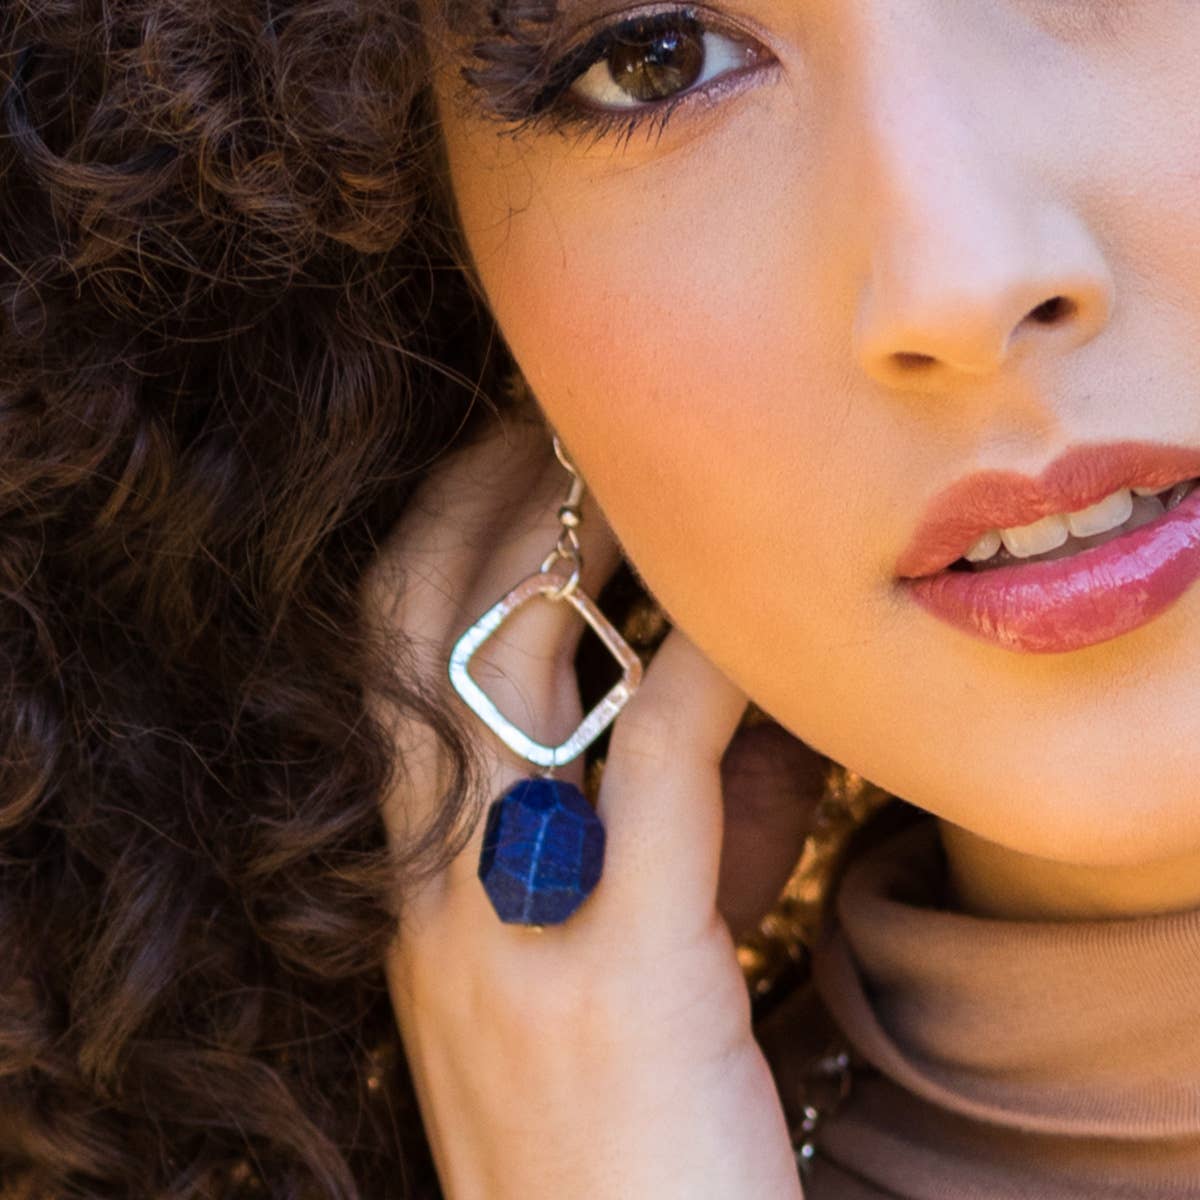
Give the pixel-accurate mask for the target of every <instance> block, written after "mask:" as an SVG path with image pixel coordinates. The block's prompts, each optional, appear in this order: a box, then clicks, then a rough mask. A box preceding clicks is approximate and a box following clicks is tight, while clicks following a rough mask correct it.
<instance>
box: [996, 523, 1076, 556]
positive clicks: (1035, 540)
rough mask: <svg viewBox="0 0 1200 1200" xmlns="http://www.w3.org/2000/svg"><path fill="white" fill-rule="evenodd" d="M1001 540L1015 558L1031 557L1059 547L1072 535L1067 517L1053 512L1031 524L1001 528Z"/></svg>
mask: <svg viewBox="0 0 1200 1200" xmlns="http://www.w3.org/2000/svg"><path fill="white" fill-rule="evenodd" d="M999 532H1000V540H1001V541H1002V542H1003V543H1004V548H1005V550H1007V551H1008V552H1009V554H1011V555H1012V556H1013V557H1014V558H1030V557H1032V556H1033V555H1035V554H1045V553H1046V551H1047V550H1054V549H1057V548H1058V547H1059V546H1061V545H1062V544H1063V542H1065V541H1066V540H1067V538H1069V537H1070V536H1071V531H1070V529H1068V528H1067V519H1066V517H1060V516H1059V515H1058V514H1057V513H1051V514H1050V516H1048V517H1042V519H1041V520H1040V521H1034V522H1032V523H1031V524H1029V525H1018V526H1017V527H1016V528H1015V529H1001V530H1000V531H999Z"/></svg>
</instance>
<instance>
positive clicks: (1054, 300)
mask: <svg viewBox="0 0 1200 1200" xmlns="http://www.w3.org/2000/svg"><path fill="white" fill-rule="evenodd" d="M1074 311H1075V304H1074V302H1073V301H1071V300H1068V299H1067V298H1066V297H1065V296H1052V297H1051V298H1050V299H1049V300H1047V301H1045V302H1044V303H1042V304H1039V305H1038V306H1037V308H1035V309H1034V310H1033V311H1032V312H1031V313H1030V314H1029V315H1030V317H1032V318H1033V319H1034V320H1035V321H1037V322H1039V323H1040V324H1042V325H1052V324H1053V323H1054V322H1055V321H1059V320H1061V319H1062V318H1063V317H1069V316H1070V315H1071V314H1072V313H1073V312H1074Z"/></svg>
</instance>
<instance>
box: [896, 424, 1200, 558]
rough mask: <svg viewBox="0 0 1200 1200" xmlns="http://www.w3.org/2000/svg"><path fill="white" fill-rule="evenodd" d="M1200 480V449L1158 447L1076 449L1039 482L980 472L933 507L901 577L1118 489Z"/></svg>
mask: <svg viewBox="0 0 1200 1200" xmlns="http://www.w3.org/2000/svg"><path fill="white" fill-rule="evenodd" d="M1197 475H1200V450H1197V449H1195V448H1193V447H1190V446H1168V445H1164V444H1162V443H1157V442H1111V443H1108V444H1104V445H1094V446H1074V447H1072V448H1071V449H1070V450H1068V451H1067V452H1066V453H1065V454H1062V455H1060V456H1059V457H1058V458H1056V459H1055V460H1054V461H1053V462H1052V463H1051V464H1050V465H1049V466H1048V467H1047V468H1046V469H1045V470H1044V471H1043V472H1042V474H1041V477H1040V478H1038V479H1034V478H1032V477H1031V476H1029V475H1022V474H1020V473H1019V472H1017V471H977V472H976V473H975V474H973V475H968V476H967V477H966V478H965V479H960V480H959V481H958V482H957V483H953V484H951V485H950V486H949V487H948V488H946V489H945V490H944V491H942V492H939V493H938V494H937V495H936V496H934V498H933V499H932V500H931V501H930V502H929V504H928V506H927V507H926V509H925V513H924V516H923V517H922V519H921V522H920V524H919V525H918V526H917V529H916V532H915V533H914V534H913V536H912V539H911V541H910V542H909V543H908V545H907V546H906V547H905V549H904V551H903V553H902V554H901V555H900V557H899V559H898V560H897V561H896V574H897V575H898V576H899V577H900V578H901V579H915V578H918V577H919V576H922V575H933V574H934V573H936V572H937V571H941V570H943V569H944V568H946V567H948V566H949V565H950V564H951V563H952V562H954V561H956V560H957V559H959V558H962V556H963V555H964V554H966V552H967V551H968V550H969V549H970V548H971V546H972V545H973V544H974V543H975V542H977V541H978V540H979V539H980V538H981V537H982V536H983V535H984V534H985V533H987V531H988V530H989V529H1011V528H1013V527H1014V526H1018V525H1028V524H1030V523H1031V522H1033V521H1036V520H1038V519H1039V518H1041V517H1046V516H1049V515H1050V514H1051V513H1069V512H1077V511H1078V510H1079V509H1081V508H1087V507H1088V506H1089V505H1092V504H1095V503H1097V502H1098V501H1100V500H1103V499H1104V497H1105V496H1107V495H1110V494H1111V493H1112V492H1115V491H1116V490H1117V489H1118V488H1125V487H1128V488H1132V487H1152V488H1155V489H1156V490H1161V489H1162V488H1168V487H1170V486H1171V485H1172V484H1175V483H1179V482H1180V481H1181V480H1184V479H1192V478H1194V477H1196V476H1197ZM994 569H997V570H998V569H999V568H994Z"/></svg>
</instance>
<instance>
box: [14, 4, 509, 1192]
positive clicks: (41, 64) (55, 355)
mask: <svg viewBox="0 0 1200 1200" xmlns="http://www.w3.org/2000/svg"><path fill="white" fill-rule="evenodd" d="M426 76H427V69H426V65H425V63H424V61H423V50H422V47H421V42H420V37H419V35H418V29H417V18H416V14H415V11H414V10H413V9H412V8H411V7H410V6H409V5H407V4H405V3H402V2H400V0H5V3H4V4H3V5H2V6H0V366H2V373H0V444H2V453H3V460H2V461H3V467H2V469H0V539H2V545H3V552H2V554H0V680H2V684H3V689H4V694H5V696H6V697H7V699H6V705H5V712H6V713H7V714H8V716H7V717H6V718H5V719H4V721H3V723H2V725H0V946H2V947H3V952H2V953H0V1196H3V1197H4V1198H5V1200H9V1198H10V1197H12V1198H15V1197H39V1198H40V1197H53V1198H54V1200H63V1198H67V1197H113V1198H117V1197H120V1198H121V1200H139V1198H142V1197H146V1198H150V1197H153V1198H155V1200H160V1198H166V1197H170V1198H172V1200H184V1198H191V1197H221V1198H223V1200H224V1198H228V1197H240V1196H263V1195H270V1196H279V1197H284V1196H286V1197H295V1198H308V1197H321V1198H322V1200H325V1198H333V1197H337V1198H342V1197H347V1198H348V1197H358V1196H371V1197H374V1198H378V1197H386V1196H424V1195H435V1194H436V1183H435V1181H434V1178H433V1172H432V1169H431V1166H430V1163H429V1159H428V1152H427V1151H426V1150H425V1148H424V1146H423V1142H422V1140H421V1133H420V1122H419V1119H418V1115H417V1112H416V1107H415V1102H414V1100H413V1096H412V1091H411V1084H410V1082H409V1081H408V1079H407V1075H406V1072H405V1068H404V1064H403V1060H402V1056H401V1055H400V1053H399V1047H398V1045H397V1038H398V1035H397V1032H396V1028H395V1022H394V1018H393V1014H392V1010H391V1007H390V1004H389V1002H388V998H387V992H386V989H385V986H384V977H383V971H382V965H381V964H382V957H383V950H384V947H385V945H386V943H387V941H388V940H389V939H390V937H391V934H392V930H393V928H394V925H395V921H396V918H397V913H396V911H395V906H394V904H393V902H392V901H390V900H389V899H388V897H389V896H393V895H394V894H395V893H396V891H397V884H398V882H401V881H404V880H407V879H411V878H415V877H416V875H417V874H418V873H420V872H422V871H426V870H433V869H436V868H437V867H438V866H439V865H440V864H441V863H442V862H444V861H445V859H446V858H447V857H448V856H450V855H452V854H454V853H456V852H457V849H458V848H459V846H460V843H459V842H458V841H457V839H458V838H459V837H465V836H466V833H467V831H468V829H469V822H467V821H466V820H464V819H463V818H464V817H470V816H471V815H472V814H473V813H474V811H475V810H474V808H473V807H472V803H471V801H472V797H473V790H472V783H473V780H474V779H475V776H474V774H473V771H474V770H475V766H474V764H473V758H472V754H471V748H470V746H469V744H468V742H467V740H466V737H465V735H464V734H463V731H462V728H461V725H460V723H459V722H458V721H457V720H456V719H455V718H454V717H453V715H452V714H450V713H448V712H446V711H443V708H442V707H439V704H438V703H437V702H435V700H434V698H433V697H432V696H431V695H429V694H426V693H425V692H424V691H423V690H422V688H421V687H420V686H419V685H418V684H417V683H416V682H413V681H409V682H406V681H405V678H404V673H403V671H397V670H396V669H395V664H397V663H398V662H399V663H402V662H403V648H402V647H399V648H398V647H396V646H385V645H384V644H383V643H382V642H381V641H380V635H378V634H377V632H374V631H372V630H369V629H367V628H364V626H363V620H362V616H361V614H360V609H359V596H358V590H359V584H360V582H361V580H362V577H363V574H364V571H365V570H366V568H367V566H368V565H369V563H370V561H371V558H372V555H373V553H374V552H375V550H376V548H377V547H378V545H379V544H380V542H381V541H382V539H383V537H384V536H385V534H386V532H387V530H388V529H389V527H390V526H391V525H392V524H393V523H394V521H395V520H396V518H397V517H398V515H399V514H400V513H401V511H402V510H403V508H404V506H405V503H406V501H407V499H408V498H409V496H410V495H411V493H412V491H413V490H414V488H415V487H416V486H417V485H418V484H419V483H420V482H421V481H422V479H423V478H424V477H425V475H426V473H427V471H428V469H429V466H430V464H431V463H432V462H433V461H434V460H435V459H436V458H437V457H438V456H439V455H441V454H442V453H444V452H445V451H447V450H448V449H449V448H450V447H451V446H452V445H455V444H459V443H461V441H462V440H463V439H468V438H469V437H470V436H471V435H472V432H473V431H474V430H475V429H476V428H477V426H478V423H479V421H480V420H481V418H482V416H483V415H485V414H486V413H487V412H488V411H491V410H492V409H493V408H494V405H495V403H496V402H497V401H496V400H495V399H494V398H497V397H499V396H500V394H501V389H500V387H499V385H498V381H499V380H500V379H501V377H502V373H503V372H505V371H506V370H507V369H508V368H509V366H510V365H511V360H510V359H509V358H508V355H507V350H506V348H505V347H504V346H503V343H502V341H501V340H500V339H499V338H498V336H497V335H496V331H495V328H494V325H493V323H492V321H491V318H490V315H489V314H488V313H487V311H486V309H485V307H484V306H483V305H482V304H481V302H480V299H479V297H478V294H477V289H475V288H474V287H472V285H471V284H470V281H469V279H468V278H467V273H466V272H464V271H463V270H462V269H461V261H460V252H459V250H458V248H457V243H456V240H455V234H454V231H453V229H452V227H451V226H452V223H451V222H450V221H449V220H448V219H447V206H446V203H445V199H444V196H443V195H441V193H440V191H439V188H440V186H442V185H439V183H438V180H439V179H440V178H441V172H440V169H439V162H440V160H439V158H438V156H439V152H440V147H439V142H438V136H437V129H436V123H435V121H434V119H433V115H432V112H431V111H430V101H429V96H428V88H427V86H426V85H427V79H426ZM448 364H453V366H450V365H448ZM481 400H482V401H484V402H483V403H481ZM387 664H391V666H390V667H389V666H388V665H387ZM370 691H374V692H379V693H383V692H385V691H386V694H388V695H389V696H390V697H391V698H392V700H393V702H394V703H395V704H397V705H399V706H400V707H401V708H402V709H403V710H405V711H406V712H407V713H408V714H410V715H414V716H416V717H418V718H419V719H421V720H423V721H424V722H426V723H427V724H429V725H430V726H432V727H433V728H434V730H435V731H436V732H437V734H438V736H439V737H440V738H441V739H442V741H443V743H444V746H445V748H446V752H447V754H448V757H449V761H450V763H451V764H452V767H453V771H452V774H453V783H452V786H451V787H450V789H449V791H448V793H447V797H446V803H445V805H444V806H443V808H442V810H441V813H440V815H439V818H438V821H437V824H436V826H435V827H431V828H430V829H428V830H427V831H425V832H424V834H423V836H421V837H419V838H417V839H416V840H415V841H414V843H413V844H412V845H411V846H410V847H406V848H404V852H403V854H400V852H393V853H390V852H389V850H388V849H387V847H386V841H385V837H384V831H383V827H382V823H381V818H380V807H379V797H380V796H381V795H382V793H383V791H384V789H385V788H386V787H387V785H388V782H389V780H390V778H391V777H392V773H393V771H394V770H395V763H394V762H393V751H392V747H391V742H390V740H389V738H388V737H387V735H386V734H385V733H384V731H383V730H382V729H381V728H380V727H379V724H378V723H377V722H376V721H374V720H372V719H371V717H370V715H369V713H368V710H367V706H366V703H365V696H366V695H367V694H369V692H370Z"/></svg>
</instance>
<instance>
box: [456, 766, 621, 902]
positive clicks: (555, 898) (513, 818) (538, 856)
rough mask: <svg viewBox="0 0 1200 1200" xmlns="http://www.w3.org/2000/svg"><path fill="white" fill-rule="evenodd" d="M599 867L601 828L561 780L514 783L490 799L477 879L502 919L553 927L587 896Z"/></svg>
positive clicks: (589, 808)
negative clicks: (480, 881)
mask: <svg viewBox="0 0 1200 1200" xmlns="http://www.w3.org/2000/svg"><path fill="white" fill-rule="evenodd" d="M603 867H604V826H603V825H602V824H601V822H600V818H599V817H598V816H596V813H595V811H594V810H593V808H592V806H591V805H590V804H589V803H588V802H587V798H586V797H585V796H584V794H583V793H582V792H581V791H580V790H579V789H578V788H577V787H576V786H575V785H574V784H573V783H567V782H566V781H565V780H562V779H545V778H532V779H522V780H519V781H518V782H517V783H514V784H513V786H512V787H510V788H509V789H508V791H506V792H504V793H503V795H501V796H499V797H498V798H497V799H496V800H493V801H492V806H491V808H489V809H488V815H487V823H486V825H485V826H484V830H483V851H482V853H481V854H480V856H479V878H480V879H481V880H482V881H483V886H484V890H485V891H486V892H487V894H488V897H489V898H490V900H491V902H492V907H493V908H495V910H496V913H497V915H498V916H499V917H500V920H502V921H507V922H509V923H510V924H517V925H557V924H558V923H559V922H561V921H565V920H566V919H567V918H568V917H569V916H570V915H571V914H572V913H573V912H574V911H575V910H576V909H577V908H578V907H579V906H580V905H581V904H582V903H583V902H584V900H586V899H587V897H588V895H589V894H590V893H591V891H592V889H593V888H594V887H595V886H596V883H597V881H598V880H599V879H600V872H601V870H602V869H603Z"/></svg>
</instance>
